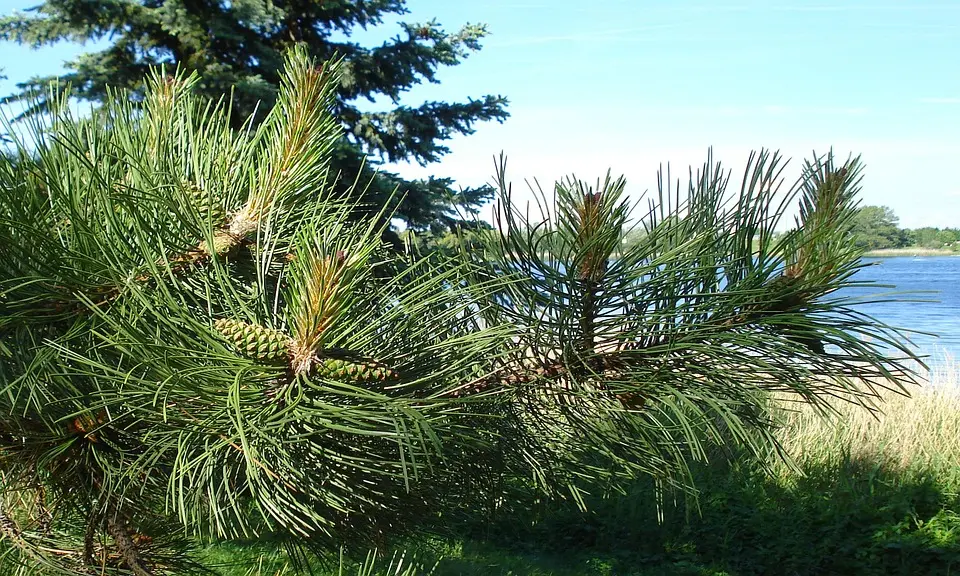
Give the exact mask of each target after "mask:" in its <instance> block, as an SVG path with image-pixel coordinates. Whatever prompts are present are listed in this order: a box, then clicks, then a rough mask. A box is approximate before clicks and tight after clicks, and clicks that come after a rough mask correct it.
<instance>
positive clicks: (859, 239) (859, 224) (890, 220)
mask: <svg viewBox="0 0 960 576" xmlns="http://www.w3.org/2000/svg"><path fill="white" fill-rule="evenodd" d="M853 234H854V241H855V243H856V245H857V247H858V248H862V249H864V250H878V249H881V248H903V247H904V246H906V245H908V244H909V243H910V237H909V235H908V234H907V232H906V231H905V230H901V229H900V219H899V218H897V216H896V214H894V213H893V210H892V209H891V208H888V207H887V206H863V207H861V208H859V209H858V210H857V212H856V215H855V216H854V219H853Z"/></svg>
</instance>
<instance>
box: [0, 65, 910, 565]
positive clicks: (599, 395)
mask: <svg viewBox="0 0 960 576" xmlns="http://www.w3.org/2000/svg"><path fill="white" fill-rule="evenodd" d="M344 66H345V65H344V63H343V61H338V60H334V61H328V62H326V63H325V64H324V65H322V66H320V67H318V66H316V64H315V62H314V61H313V60H311V58H310V57H309V55H308V53H307V51H306V49H305V48H303V47H299V48H297V49H295V50H293V51H292V52H291V53H290V56H289V59H288V62H287V64H286V66H285V71H284V74H283V77H282V81H281V89H280V93H279V97H278V101H277V104H276V106H275V107H274V108H273V109H272V110H271V112H270V114H269V115H268V116H267V118H266V119H265V120H264V122H263V123H262V124H261V125H260V126H259V128H257V129H255V130H254V129H251V130H244V131H235V130H234V129H233V128H232V126H233V125H235V124H236V123H235V122H233V121H232V120H231V117H230V113H229V112H228V111H227V110H226V109H225V108H224V107H211V106H210V105H209V104H208V102H207V101H206V99H205V98H203V97H202V96H199V95H198V94H197V90H198V88H199V86H201V83H202V79H201V78H200V77H199V76H197V75H191V76H184V75H180V76H175V77H169V76H165V75H163V74H161V73H153V74H152V75H151V76H150V77H149V79H148V81H147V83H146V88H145V89H144V91H143V95H142V96H143V102H142V105H135V104H133V103H132V102H131V99H130V98H129V95H128V94H126V93H123V92H113V91H110V92H108V95H107V97H106V99H105V101H104V106H103V107H102V108H101V109H99V110H98V111H97V112H96V113H94V114H93V115H92V116H91V117H89V118H79V119H78V118H74V117H73V116H72V115H71V111H70V107H69V106H67V105H66V103H67V102H68V98H69V94H67V93H57V92H52V93H51V95H50V97H49V99H48V102H49V104H50V106H49V109H50V114H49V115H48V116H46V117H45V118H44V120H43V121H42V122H39V121H38V122H36V123H34V124H31V125H29V126H30V133H28V134H26V135H22V134H21V133H20V132H18V131H14V132H13V133H14V134H16V135H18V138H19V137H20V136H24V137H23V138H20V139H18V140H17V141H16V142H15V145H16V148H15V153H14V156H13V157H4V158H3V159H2V160H0V383H2V384H3V388H2V390H3V392H4V393H3V394H0V494H2V498H0V548H2V550H0V552H2V554H0V566H2V569H3V570H4V571H5V572H4V573H11V572H13V571H14V570H17V571H19V573H20V574H43V573H51V574H93V573H96V574H104V573H108V574H135V575H137V576H143V575H147V574H153V575H160V574H189V573H208V572H207V567H204V566H202V565H200V563H199V561H198V556H197V555H196V553H195V547H196V545H197V544H198V543H200V542H204V541H210V540H213V541H218V540H223V539H237V538H250V539H256V540H258V541H260V542H261V543H266V544H274V545H276V546H278V547H279V546H283V547H285V549H288V550H292V551H293V552H294V553H293V554H292V557H293V558H296V559H301V558H304V557H309V555H308V553H314V554H324V553H325V552H329V551H330V550H334V549H336V547H338V546H341V545H346V546H352V547H365V546H370V545H376V546H381V547H382V546H383V545H385V544H389V543H390V542H391V538H395V537H397V536H400V535H404V534H408V535H409V534H410V533H414V534H416V533H418V532H430V531H432V530H434V529H435V528H436V525H437V523H439V522H442V521H443V519H446V518H448V517H450V515H451V513H453V512H456V511H457V509H465V510H467V511H470V512H475V511H477V510H480V509H482V507H483V506H484V505H489V506H494V505H495V506H501V507H502V506H504V505H509V500H508V499H507V498H508V496H509V495H510V493H511V492H510V490H511V489H512V488H513V487H516V486H522V487H523V486H528V487H529V488H530V489H535V490H538V491H541V492H543V493H545V494H546V495H548V496H552V497H569V498H573V499H575V500H576V501H578V502H581V503H582V502H583V499H582V494H583V493H584V492H586V491H590V490H595V489H597V488H603V489H610V488H616V487H618V486H619V487H622V486H623V484H624V483H625V482H629V481H632V480H633V479H635V478H636V477H637V476H638V475H649V476H653V477H654V478H655V479H656V480H657V481H658V484H659V485H660V486H663V487H665V488H666V487H671V486H672V487H676V488H679V489H684V490H689V489H691V488H692V485H691V479H690V475H689V473H688V470H689V463H690V462H691V461H692V460H697V459H703V458H705V457H706V454H708V453H709V452H710V449H711V447H715V446H716V445H718V444H720V445H724V446H727V445H733V446H739V447H742V448H744V449H746V450H747V451H748V452H753V453H754V454H761V455H764V456H765V455H766V454H767V452H768V451H769V450H772V449H775V448H776V447H777V446H776V440H775V437H774V436H773V435H772V434H771V430H772V425H773V424H772V422H771V418H770V412H769V410H768V400H769V397H770V394H771V393H779V394H783V395H786V396H788V397H791V398H794V399H798V400H801V401H805V402H810V403H814V404H816V405H818V406H821V407H823V406H825V403H826V400H827V399H828V398H831V397H836V396H840V397H844V398H849V399H851V400H852V401H855V402H859V403H863V404H865V405H868V406H869V404H870V402H871V401H872V399H873V398H875V397H876V392H877V388H878V387H881V386H891V387H897V389H900V390H902V389H903V388H902V387H903V384H902V383H900V382H893V383H890V384H888V383H887V379H888V378H890V377H899V378H906V379H907V380H909V379H910V376H911V372H910V367H911V365H910V364H909V363H908V362H909V361H911V360H913V359H914V357H913V355H912V354H911V353H910V352H909V350H908V349H907V348H906V347H905V346H903V345H902V344H898V341H899V336H900V335H899V334H898V333H897V332H896V331H895V330H893V329H891V328H889V327H887V326H885V325H883V324H882V323H879V322H877V321H876V320H874V319H872V318H870V317H869V316H866V315H864V314H862V313H861V312H860V311H858V310H857V309H856V308H855V306H854V301H852V300H850V297H849V296H845V295H843V294H842V293H840V292H839V291H841V290H842V289H844V288H848V287H850V286H851V285H853V284H856V282H855V280H854V274H855V273H856V271H857V269H859V268H860V267H861V266H863V264H862V263H861V262H860V260H859V252H858V251H857V250H856V249H855V248H854V247H853V246H852V244H851V242H850V240H851V237H850V234H851V226H852V224H851V222H852V218H853V215H854V214H855V209H856V192H857V188H858V182H859V173H860V164H859V161H858V160H857V159H851V160H849V161H847V162H845V163H843V164H842V165H836V164H835V162H834V159H833V157H832V156H831V155H828V156H826V157H823V158H814V159H813V160H811V161H810V162H808V163H807V164H806V165H805V167H804V170H803V174H802V176H801V178H800V179H799V180H798V181H797V182H796V183H795V185H794V186H791V187H790V189H789V191H788V192H787V193H786V194H780V192H779V190H780V189H781V186H780V183H781V180H782V178H781V176H780V174H781V171H782V167H783V162H782V160H781V159H780V158H779V157H778V156H776V155H774V154H770V153H767V152H762V153H760V154H759V155H756V156H754V157H753V158H751V160H750V164H749V166H748V169H747V170H746V172H745V175H744V180H743V183H742V185H741V186H740V187H739V190H738V191H737V192H735V193H732V194H731V193H728V191H727V181H728V176H729V175H728V174H726V173H724V172H723V171H722V170H720V167H719V165H716V164H714V163H712V162H710V161H708V163H707V164H706V165H705V167H704V169H703V170H702V171H700V172H699V173H698V174H697V175H696V176H694V177H692V178H691V181H690V182H689V184H688V186H687V187H686V190H687V193H686V195H685V196H681V195H680V194H679V193H678V192H677V191H676V190H674V189H673V188H671V187H669V186H668V187H666V188H664V189H662V190H661V191H660V194H659V197H657V198H654V200H653V202H652V203H651V208H650V210H649V212H648V213H647V214H646V217H645V218H643V220H642V222H643V227H644V229H645V234H643V235H642V237H641V239H640V240H639V241H638V242H637V243H636V244H634V245H633V246H631V247H629V248H623V247H622V246H623V239H624V236H625V234H626V233H627V232H625V229H628V227H626V226H625V224H626V222H627V216H628V214H629V212H630V208H631V207H630V205H629V203H628V202H627V200H626V198H625V197H624V195H623V190H624V182H623V180H622V179H619V180H615V179H612V178H608V179H607V180H605V181H601V182H598V184H597V185H596V186H592V185H589V184H587V183H585V182H582V181H579V180H577V179H575V178H570V179H568V180H565V181H562V182H559V183H558V184H557V186H556V188H555V199H550V201H548V199H547V198H546V195H544V197H543V198H541V206H542V207H543V209H544V212H543V213H542V214H540V215H539V216H536V217H532V218H531V217H530V211H529V210H527V209H526V208H525V207H521V206H515V205H513V204H512V203H511V191H510V187H509V184H508V183H507V180H506V176H505V164H501V166H500V169H499V175H500V176H499V188H500V193H501V195H502V196H501V197H502V200H503V203H502V205H501V209H500V211H499V214H500V217H499V219H498V220H497V222H496V226H495V227H494V230H492V231H490V230H488V231H484V230H483V228H482V227H477V228H476V229H475V230H474V231H473V232H475V234H476V235H475V236H474V237H472V238H471V239H470V241H471V242H472V243H475V244H477V245H479V246H480V247H481V248H482V249H477V250H464V251H459V252H457V251H454V250H451V251H448V253H442V254H439V255H437V256H436V257H434V258H428V259H408V257H407V255H404V254H398V253H396V252H395V251H391V250H388V249H386V248H385V246H384V244H383V242H382V240H381V237H382V234H381V233H382V230H383V226H384V224H383V223H384V222H386V221H387V220H388V218H386V217H384V216H388V214H380V215H373V216H371V217H370V218H368V219H365V220H358V219H356V218H355V217H354V216H355V214H354V208H355V195H353V194H351V193H350V191H349V190H348V191H346V192H343V193H341V192H340V191H339V189H338V188H337V187H335V186H334V185H333V182H332V181H331V180H330V179H329V166H330V164H331V162H332V158H333V157H334V156H335V154H336V149H337V143H338V141H339V138H340V132H339V130H340V123H339V122H338V121H337V119H336V117H335V116H334V112H335V111H336V109H337V104H336V102H337V99H336V98H337V96H336V90H337V87H338V86H340V85H341V84H342V82H341V79H340V75H341V74H344V73H346V71H347V70H346V69H345V68H344ZM362 185H363V182H360V183H358V186H362ZM678 198H684V199H683V200H682V201H679V200H677V199H678ZM796 201H799V204H800V213H799V216H798V220H797V222H796V226H795V227H794V228H793V229H792V230H791V231H790V232H788V233H786V234H784V235H778V236H776V238H775V237H774V231H775V230H776V229H777V227H778V226H779V225H780V224H781V222H782V221H783V219H784V215H785V213H786V212H787V210H788V208H789V207H790V206H791V205H793V204H794V203H795V202H796ZM528 218H530V219H528ZM758 240H759V242H758ZM755 245H757V246H759V247H760V248H759V251H757V250H755V249H754V246H755ZM864 337H869V338H864ZM505 503H506V504H505Z"/></svg>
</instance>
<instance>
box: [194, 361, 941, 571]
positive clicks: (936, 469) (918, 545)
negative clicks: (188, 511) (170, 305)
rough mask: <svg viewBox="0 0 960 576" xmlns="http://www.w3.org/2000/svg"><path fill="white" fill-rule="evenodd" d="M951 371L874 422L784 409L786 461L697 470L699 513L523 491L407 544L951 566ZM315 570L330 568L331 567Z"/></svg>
mask: <svg viewBox="0 0 960 576" xmlns="http://www.w3.org/2000/svg"><path fill="white" fill-rule="evenodd" d="M958 374H960V370H958V369H957V367H952V368H950V369H947V370H944V371H941V372H940V373H938V374H934V375H933V378H932V380H934V384H932V385H930V386H926V387H924V388H923V389H921V390H919V391H915V393H914V394H913V397H912V398H904V397H900V396H896V395H893V394H886V395H885V398H884V403H883V404H882V406H883V410H884V414H881V415H878V416H877V417H874V416H871V415H870V414H868V413H866V412H864V411H863V410H861V409H858V408H856V407H853V406H848V405H844V404H837V410H838V415H837V416H836V417H834V418H833V419H831V420H824V419H823V418H821V417H820V416H818V415H816V414H814V413H813V412H812V411H810V410H809V409H806V408H802V409H799V410H791V411H788V412H784V413H783V427H782V429H781V430H780V434H781V438H782V440H783V442H784V445H785V446H786V447H787V449H788V451H789V452H790V454H791V455H792V456H793V458H794V461H795V465H796V467H790V466H787V465H784V464H780V463H778V462H773V464H772V466H770V467H767V468H766V469H765V468H764V467H763V466H761V464H760V463H758V462H750V461H746V460H742V461H733V462H722V461H717V462H713V463H710V464H704V465H701V466H699V467H698V468H697V469H696V476H697V482H698V486H699V487H700V489H701V493H700V496H699V508H698V509H692V508H691V507H688V506H687V503H686V502H685V501H683V499H682V498H678V499H677V501H675V502H674V501H672V500H669V501H667V502H665V503H664V505H663V506H662V508H661V510H662V514H663V516H662V520H658V507H657V505H656V500H655V493H654V491H653V489H652V486H651V485H650V484H649V483H646V482H642V481H641V482H638V483H637V484H636V485H635V486H634V487H632V489H631V490H629V491H628V492H627V494H626V495H621V496H618V497H610V498H600V497H595V498H593V499H590V500H588V503H589V511H588V512H582V511H580V510H578V509H576V508H575V507H574V506H572V505H564V504H557V503H545V502H541V501H537V500H536V499H534V498H533V497H532V496H531V498H530V499H529V500H528V501H519V502H516V503H515V504H514V505H512V506H510V507H508V508H505V509H503V510H502V511H501V512H500V513H498V514H496V515H495V516H493V517H491V518H483V519H481V518H473V519H471V520H469V521H465V522H463V523H461V524H460V525H458V526H457V527H456V530H455V532H454V533H452V534H451V535H449V536H448V537H446V538H442V539H440V538H437V539H433V540H430V541H425V542H411V543H409V544H408V546H407V547H408V548H409V549H410V550H412V551H413V552H414V553H415V554H416V556H417V557H418V558H420V559H421V560H422V561H423V564H424V566H425V567H431V566H433V565H434V563H436V567H435V569H434V570H433V573H434V574H438V575H447V574H450V575H453V574H462V575H468V576H481V575H483V576H487V575H489V576H494V575H508V574H512V575H521V574H529V575H540V576H547V575H553V576H568V575H571V576H572V575H580V574H583V575H597V576H600V575H614V574H616V575H621V574H622V575H636V576H666V575H681V576H683V575H688V576H748V575H749V576H752V575H783V576H806V575H810V576H813V575H817V576H820V575H831V574H833V575H847V576H861V575H862V576H874V575H876V576H880V575H888V574H889V575H917V574H945V575H946V574H960V384H958V381H960V380H958V378H957V375H958ZM217 554H219V558H220V562H226V561H231V560H232V561H237V560H242V561H241V562H240V564H241V565H240V566H237V567H234V568H232V569H229V570H225V571H223V573H224V574H225V575H227V576H240V575H244V576H247V575H248V574H249V575H254V576H266V575H268V574H270V575H275V574H283V572H278V570H280V568H279V565H270V566H264V568H263V569H262V570H260V571H256V570H254V571H252V572H251V571H250V570H248V569H247V568H248V567H249V566H250V565H251V562H252V561H253V560H255V559H256V557H257V554H258V552H256V550H255V549H253V548H243V547H233V548H227V549H220V550H219V552H216V553H213V552H211V560H213V559H214V558H215V557H216V556H217ZM438 560H439V562H438ZM385 564H386V561H383V562H381V566H383V565H385ZM428 572H429V570H423V571H422V573H428ZM319 573H321V574H340V572H339V567H338V566H336V562H335V561H334V562H331V565H330V566H328V567H327V568H326V569H325V570H321V571H320V572H319ZM357 573H358V572H357V567H356V565H348V566H347V567H346V568H345V570H344V571H343V574H357ZM377 573H381V574H387V573H389V574H394V573H395V572H389V571H385V570H381V571H379V572H377ZM365 574H366V573H365Z"/></svg>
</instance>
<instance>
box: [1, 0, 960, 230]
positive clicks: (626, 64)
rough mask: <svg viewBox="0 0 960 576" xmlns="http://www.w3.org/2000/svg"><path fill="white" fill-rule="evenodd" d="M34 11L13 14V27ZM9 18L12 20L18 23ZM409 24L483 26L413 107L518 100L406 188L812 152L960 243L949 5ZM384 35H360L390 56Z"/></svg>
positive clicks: (65, 49) (646, 172) (618, 13)
mask: <svg viewBox="0 0 960 576" xmlns="http://www.w3.org/2000/svg"><path fill="white" fill-rule="evenodd" d="M35 3H36V0H0V6H2V7H3V8H4V10H3V12H4V13H8V12H9V11H10V10H12V9H17V8H25V7H27V6H30V5H33V4H35ZM8 7H9V8H8ZM408 7H409V9H410V11H411V14H410V15H408V16H407V17H406V19H407V20H415V21H422V20H429V19H431V18H434V17H435V18H436V19H437V20H438V21H439V22H440V23H441V24H442V25H444V26H445V27H446V28H447V29H455V28H456V27H458V26H459V25H460V24H462V23H464V22H485V23H487V24H488V25H489V27H490V30H491V33H492V34H491V36H490V37H489V38H488V39H487V40H486V41H485V42H484V49H483V50H481V51H480V52H479V53H476V54H474V55H473V56H471V57H470V58H469V59H468V60H467V61H466V62H465V63H463V64H462V65H460V66H458V67H454V68H448V69H445V70H443V71H441V73H440V80H441V84H439V85H425V86H420V87H417V88H416V89H414V90H412V91H411V92H410V93H408V95H407V97H406V98H405V99H404V101H403V103H406V104H411V105H416V104H418V103H420V102H422V101H424V100H448V99H463V98H465V97H467V96H480V95H482V94H486V93H494V94H503V95H505V96H507V97H508V98H509V99H510V102H511V104H510V112H511V114H512V117H511V118H510V119H509V120H508V121H507V122H506V123H504V124H503V125H497V124H481V125H479V126H478V129H477V132H476V134H474V135H472V136H470V137H466V138H458V139H456V140H454V141H452V142H451V144H450V147H451V149H452V153H451V154H450V155H448V156H447V157H446V158H445V159H444V161H443V162H441V163H440V164H434V165H431V166H429V167H427V168H421V167H419V166H408V165H402V166H394V167H393V168H394V169H395V170H398V171H399V172H401V173H402V174H404V175H407V176H425V175H428V174H431V173H432V174H436V175H441V176H452V177H454V178H456V179H457V181H458V182H459V183H461V184H463V185H475V184H481V183H484V182H488V181H489V180H490V176H491V175H492V172H493V156H494V155H496V154H499V152H500V151H501V150H503V151H504V152H506V153H507V155H508V157H509V175H510V176H511V177H512V179H513V180H514V181H515V182H517V183H518V188H520V187H522V181H523V180H524V179H525V178H537V179H539V180H540V182H542V183H549V182H552V181H553V180H555V179H557V178H560V177H562V176H564V175H566V174H569V173H571V172H574V173H576V175H577V176H578V177H581V178H584V179H588V180H594V179H596V178H597V177H599V176H602V175H603V174H604V173H606V170H607V169H608V168H610V169H612V170H613V172H614V173H615V174H625V175H626V176H627V179H628V182H629V191H630V193H631V194H634V195H639V194H640V193H642V192H643V191H644V190H649V189H653V188H654V187H655V186H656V170H657V167H658V166H659V165H660V163H665V162H670V163H671V164H672V166H673V167H674V170H675V172H674V173H677V172H676V169H678V168H685V167H686V166H687V165H689V164H691V163H692V164H695V165H699V164H700V163H701V162H702V161H703V160H704V159H705V157H706V150H707V148H708V147H709V146H713V148H714V155H715V157H716V158H718V159H720V160H722V161H723V162H724V164H725V165H726V166H727V167H730V168H733V169H734V171H735V173H736V172H737V171H739V169H740V168H741V167H742V166H743V163H744V161H745V159H746V157H747V154H748V153H749V151H750V150H751V149H754V148H758V147H761V146H765V147H769V148H776V149H780V150H781V151H782V152H783V153H784V154H785V155H787V156H789V157H793V158H794V162H792V165H793V166H794V167H795V168H796V167H797V166H798V165H799V162H800V160H801V159H802V158H803V157H809V156H810V155H811V152H812V151H813V150H816V151H817V152H825V151H826V150H827V149H829V148H830V147H831V146H832V147H833V148H834V150H835V152H836V153H838V154H840V155H842V156H846V155H847V154H848V153H851V152H853V153H858V154H862V156H863V159H864V162H865V164H866V177H865V179H864V190H863V193H862V198H863V202H864V203H866V204H882V205H887V206H890V207H892V208H893V209H894V211H895V212H896V213H897V214H898V215H899V216H900V219H901V223H902V224H903V225H905V226H908V227H917V226H925V225H931V226H960V172H958V171H956V170H954V169H953V167H954V165H955V163H956V162H957V160H958V159H960V73H958V69H957V67H956V61H957V56H958V55H960V2H956V1H955V0H953V1H951V0H941V1H939V2H924V1H922V0H916V1H906V0H898V1H893V0H880V1H878V0H873V1H871V0H864V1H858V0H844V1H832V2H831V1H826V0H824V1H810V2H800V1H792V2H790V1H784V0H772V1H763V0H759V1H758V0H755V1H746V2H726V1H724V0H717V1H705V0H699V1H694V0H689V1H685V0H674V1H667V0H663V1H658V2H652V1H642V0H595V1H594V2H590V3H587V2H582V1H579V0H517V1H507V0H487V1H485V2H465V1H452V0H409V2H408ZM398 31H399V30H398V29H397V28H396V27H394V26H393V25H387V26H385V27H382V28H379V29H377V30H376V31H371V32H369V33H367V34H364V35H361V36H358V38H367V39H371V40H376V39H378V38H382V37H383V35H384V34H388V35H391V34H395V33H397V32H398ZM82 49H83V48H82V47H79V48H78V47H74V46H57V47H53V48H47V49H43V50H40V51H33V50H29V49H26V48H21V47H17V46H14V45H10V44H0V66H3V67H5V68H6V74H7V75H8V76H9V77H10V78H9V80H8V81H6V82H3V83H0V92H3V93H4V94H6V93H9V92H10V91H11V89H12V83H13V81H16V80H21V79H24V78H26V77H28V76H30V75H32V74H44V73H53V72H56V71H58V70H59V69H60V67H61V63H62V61H63V60H64V59H65V58H69V57H71V56H72V55H73V54H75V53H77V51H78V50H82Z"/></svg>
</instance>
